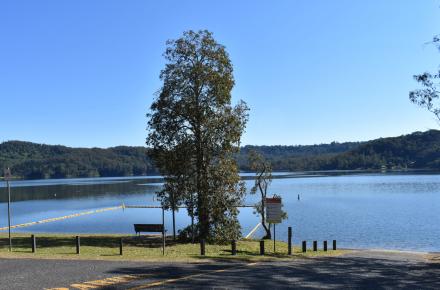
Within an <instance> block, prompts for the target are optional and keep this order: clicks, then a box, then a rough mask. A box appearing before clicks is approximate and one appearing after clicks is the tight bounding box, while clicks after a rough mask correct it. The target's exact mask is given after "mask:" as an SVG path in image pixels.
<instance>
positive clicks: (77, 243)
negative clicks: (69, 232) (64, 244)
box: [76, 236, 80, 255]
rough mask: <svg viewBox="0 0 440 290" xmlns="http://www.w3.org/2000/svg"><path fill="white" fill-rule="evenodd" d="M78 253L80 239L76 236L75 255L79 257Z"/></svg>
mask: <svg viewBox="0 0 440 290" xmlns="http://www.w3.org/2000/svg"><path fill="white" fill-rule="evenodd" d="M79 252H80V238H79V236H76V254H77V255H79Z"/></svg>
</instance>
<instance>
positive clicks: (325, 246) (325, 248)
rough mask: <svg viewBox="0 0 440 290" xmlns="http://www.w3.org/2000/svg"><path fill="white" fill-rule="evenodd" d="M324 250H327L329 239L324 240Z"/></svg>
mask: <svg viewBox="0 0 440 290" xmlns="http://www.w3.org/2000/svg"><path fill="white" fill-rule="evenodd" d="M324 251H326V252H327V241H324Z"/></svg>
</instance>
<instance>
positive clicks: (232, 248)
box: [231, 240, 237, 256]
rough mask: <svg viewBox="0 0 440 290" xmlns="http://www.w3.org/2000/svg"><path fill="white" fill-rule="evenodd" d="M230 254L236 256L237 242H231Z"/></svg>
mask: <svg viewBox="0 0 440 290" xmlns="http://www.w3.org/2000/svg"><path fill="white" fill-rule="evenodd" d="M231 253H232V255H233V256H235V255H237V242H236V241H235V240H232V242H231Z"/></svg>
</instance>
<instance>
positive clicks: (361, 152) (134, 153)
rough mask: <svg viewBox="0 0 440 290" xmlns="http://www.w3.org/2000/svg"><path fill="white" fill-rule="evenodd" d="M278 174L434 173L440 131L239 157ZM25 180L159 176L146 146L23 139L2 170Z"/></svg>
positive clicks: (6, 145) (439, 158)
mask: <svg viewBox="0 0 440 290" xmlns="http://www.w3.org/2000/svg"><path fill="white" fill-rule="evenodd" d="M252 150H254V151H256V152H259V153H260V154H261V155H263V156H264V158H266V160H268V161H269V162H270V163H271V166H272V169H273V170H274V171H313V170H352V169H353V170H354V169H383V168H384V167H385V168H387V169H406V168H407V169H432V170H440V131H437V130H430V131H426V132H416V133H413V134H410V135H404V136H400V137H391V138H381V139H376V140H372V141H368V142H347V143H337V142H333V143H330V144H319V145H298V146H251V145H248V146H244V147H241V148H240V152H239V153H237V154H236V155H235V158H236V160H237V163H238V166H239V168H240V170H241V171H252V169H251V167H250V164H249V162H248V160H247V155H248V153H249V152H250V151H252ZM5 167H11V168H12V172H13V173H14V176H17V177H20V178H24V179H44V178H74V177H112V176H142V175H156V174H159V172H158V170H157V169H156V168H155V166H154V165H153V162H152V161H151V159H150V158H149V157H148V149H147V148H145V147H130V146H118V147H113V148H108V149H101V148H70V147H66V146H60V145H45V144H36V143H31V142H22V141H8V142H3V143H1V144H0V168H5Z"/></svg>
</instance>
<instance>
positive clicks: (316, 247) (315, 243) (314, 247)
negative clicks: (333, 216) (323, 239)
mask: <svg viewBox="0 0 440 290" xmlns="http://www.w3.org/2000/svg"><path fill="white" fill-rule="evenodd" d="M313 251H314V252H316V251H318V242H317V241H313Z"/></svg>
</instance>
